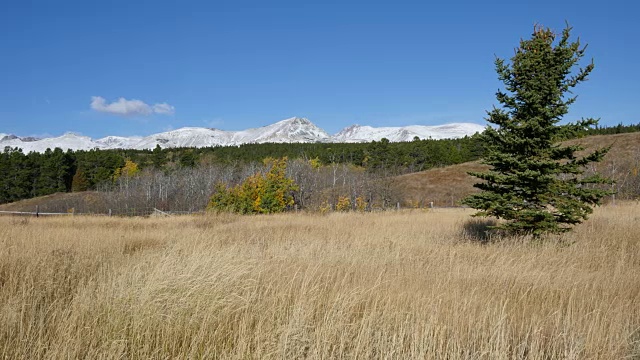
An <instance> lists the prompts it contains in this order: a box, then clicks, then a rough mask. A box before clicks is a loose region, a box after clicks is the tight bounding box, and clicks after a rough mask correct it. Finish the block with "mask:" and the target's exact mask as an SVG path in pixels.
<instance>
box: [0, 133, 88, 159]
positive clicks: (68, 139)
mask: <svg viewBox="0 0 640 360" xmlns="http://www.w3.org/2000/svg"><path fill="white" fill-rule="evenodd" d="M6 146H9V147H12V148H15V147H17V148H20V149H22V152H23V153H25V154H26V153H30V152H32V151H35V152H39V153H43V152H45V151H46V150H47V149H51V150H53V149H55V148H57V147H58V148H61V149H62V150H64V151H67V149H71V150H90V149H93V148H96V147H98V146H96V143H95V142H94V141H93V140H91V138H90V137H88V136H80V135H76V134H73V133H66V134H64V135H62V136H58V137H54V138H44V139H34V138H28V137H27V138H20V137H17V136H5V137H4V138H3V139H0V149H4V148H5V147H6Z"/></svg>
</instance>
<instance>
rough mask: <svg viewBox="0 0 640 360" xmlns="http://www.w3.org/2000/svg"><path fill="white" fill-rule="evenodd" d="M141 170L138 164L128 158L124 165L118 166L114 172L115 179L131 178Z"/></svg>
mask: <svg viewBox="0 0 640 360" xmlns="http://www.w3.org/2000/svg"><path fill="white" fill-rule="evenodd" d="M139 172H140V169H139V168H138V164H136V163H134V162H133V161H131V160H126V161H125V162H124V166H122V167H121V168H117V169H116V171H115V172H114V173H113V181H117V180H118V179H119V178H120V177H125V178H130V177H133V176H134V175H136V174H137V173H139Z"/></svg>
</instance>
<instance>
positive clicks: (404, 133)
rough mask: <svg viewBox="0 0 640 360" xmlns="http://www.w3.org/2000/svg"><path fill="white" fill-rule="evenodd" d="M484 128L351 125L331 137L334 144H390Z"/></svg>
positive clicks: (456, 134) (454, 124) (438, 137)
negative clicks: (376, 142) (373, 141)
mask: <svg viewBox="0 0 640 360" xmlns="http://www.w3.org/2000/svg"><path fill="white" fill-rule="evenodd" d="M483 130H484V127H483V126H481V125H478V124H472V123H453V124H446V125H437V126H422V125H411V126H403V127H378V128H375V127H371V126H361V125H352V126H349V127H347V128H344V129H343V130H342V131H340V132H339V133H337V134H335V135H334V136H333V141H335V142H369V141H372V140H375V141H380V140H381V139H382V138H387V139H388V140H389V141H392V142H399V141H411V140H413V139H414V138H415V137H416V136H417V137H418V138H420V139H429V138H432V139H451V138H459V137H464V136H466V135H473V134H475V133H476V132H482V131H483Z"/></svg>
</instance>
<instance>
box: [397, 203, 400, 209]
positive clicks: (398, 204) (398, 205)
mask: <svg viewBox="0 0 640 360" xmlns="http://www.w3.org/2000/svg"><path fill="white" fill-rule="evenodd" d="M396 206H397V207H398V210H400V202H398V203H397V204H396Z"/></svg>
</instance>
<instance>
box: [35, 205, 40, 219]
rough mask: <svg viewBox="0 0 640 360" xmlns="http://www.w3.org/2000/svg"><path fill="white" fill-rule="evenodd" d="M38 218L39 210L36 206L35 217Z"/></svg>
mask: <svg viewBox="0 0 640 360" xmlns="http://www.w3.org/2000/svg"><path fill="white" fill-rule="evenodd" d="M39 216H40V210H39V209H38V205H36V217H39Z"/></svg>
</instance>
